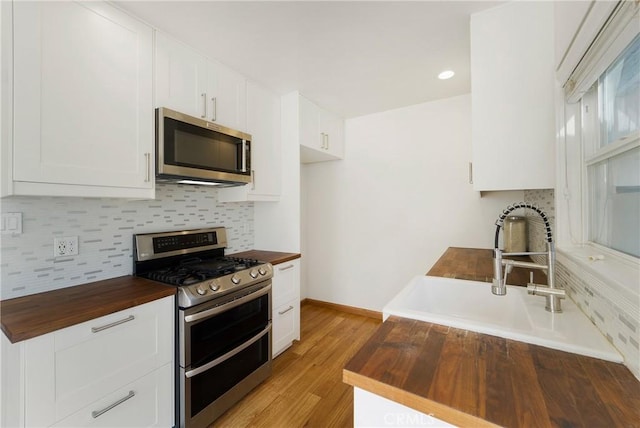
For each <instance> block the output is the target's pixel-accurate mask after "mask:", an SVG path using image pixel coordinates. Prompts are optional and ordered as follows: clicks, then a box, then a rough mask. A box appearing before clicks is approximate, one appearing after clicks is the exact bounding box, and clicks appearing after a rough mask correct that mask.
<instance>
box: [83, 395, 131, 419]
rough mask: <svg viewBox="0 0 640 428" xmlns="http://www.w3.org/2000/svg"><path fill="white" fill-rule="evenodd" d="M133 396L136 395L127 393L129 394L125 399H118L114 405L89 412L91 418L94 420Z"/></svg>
mask: <svg viewBox="0 0 640 428" xmlns="http://www.w3.org/2000/svg"><path fill="white" fill-rule="evenodd" d="M135 395H136V393H135V392H133V391H129V394H127V396H126V397H122V398H121V399H119V400H118V401H116V402H115V403H113V404H110V405H108V406H107V407H105V408H104V409H102V410H94V411H93V412H91V416H92V417H93V418H94V419H95V418H97V417H99V416H101V415H103V414H104V413H107V412H108V411H109V410H111V409H113V408H114V407H116V406H119V405H120V404H122V403H124V402H125V401H127V400H128V399H130V398H133V397H135Z"/></svg>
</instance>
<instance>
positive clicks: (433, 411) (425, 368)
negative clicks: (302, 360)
mask: <svg viewBox="0 0 640 428" xmlns="http://www.w3.org/2000/svg"><path fill="white" fill-rule="evenodd" d="M463 254H472V255H475V256H474V257H472V259H471V260H468V261H466V262H465V260H464V258H463V256H462V255H463ZM491 254H492V253H491V250H476V249H449V250H447V252H445V256H446V257H445V256H443V259H444V261H447V260H448V262H447V263H446V264H445V263H444V262H443V259H441V260H439V261H438V262H436V264H435V265H434V268H432V269H431V270H430V271H429V274H430V275H434V272H435V273H438V272H442V271H443V269H442V267H443V266H444V271H445V273H446V274H450V275H448V276H449V277H451V276H454V277H457V278H460V276H457V275H475V277H474V278H473V279H475V280H478V279H481V277H483V276H484V277H485V278H486V279H482V280H484V281H487V282H488V281H490V279H491V276H487V275H486V272H484V271H479V272H474V270H473V269H474V268H473V266H486V265H487V263H489V266H491V257H492V256H491ZM456 259H458V260H459V262H456V263H453V262H455V260H456ZM452 260H453V262H452ZM455 265H461V266H463V270H462V272H459V271H457V270H456V269H457V268H456V267H455ZM443 276H445V275H443ZM343 380H344V382H346V383H348V384H350V385H352V386H354V387H356V388H359V389H361V390H364V391H367V392H370V393H373V394H375V395H377V396H380V397H383V398H386V399H388V400H391V401H393V402H395V403H399V404H402V405H404V406H407V407H409V408H411V409H414V410H417V411H419V412H421V413H423V414H425V415H431V416H433V417H435V418H437V419H440V420H442V421H446V422H449V423H452V424H455V425H459V426H494V425H501V426H508V427H528V426H576V427H577V426H583V427H597V426H603V427H605V426H606V427H612V426H638V424H640V382H638V380H637V379H636V378H635V377H634V376H633V375H632V373H631V372H630V371H629V370H628V369H627V368H626V367H625V366H624V365H622V364H616V363H611V362H607V361H603V360H599V359H595V358H590V357H584V356H581V355H577V354H572V353H567V352H563V351H558V350H553V349H549V348H545V347H541V346H536V345H531V344H527V343H523V342H518V341H514V340H508V339H503V338H500V337H495V336H490V335H485V334H480V333H474V332H471V331H467V330H461V329H455V328H450V327H446V326H442V325H438V324H433V323H427V322H421V321H415V320H410V319H405V318H399V317H390V318H389V319H387V321H385V322H384V323H383V324H382V325H381V326H380V327H379V329H378V330H377V332H376V333H374V335H373V336H372V337H371V338H370V339H369V341H367V342H366V344H365V345H364V346H363V347H362V348H361V349H360V351H359V352H358V353H357V354H356V355H355V356H354V357H353V358H352V359H351V360H350V361H349V362H348V363H347V365H346V366H345V368H344V371H343ZM356 412H357V409H356Z"/></svg>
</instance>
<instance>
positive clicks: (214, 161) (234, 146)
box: [164, 118, 249, 172]
mask: <svg viewBox="0 0 640 428" xmlns="http://www.w3.org/2000/svg"><path fill="white" fill-rule="evenodd" d="M164 120H165V122H164V129H165V131H164V134H165V135H164V144H165V148H164V149H165V163H167V164H170V165H176V166H186V167H191V168H198V169H208V170H213V171H226V172H237V171H239V170H240V169H241V168H242V139H240V138H236V137H232V136H230V135H226V134H221V133H219V132H217V131H215V130H213V129H204V128H200V127H198V126H194V125H191V124H189V123H184V122H180V121H176V120H174V119H171V118H165V119H164ZM246 144H249V143H246Z"/></svg>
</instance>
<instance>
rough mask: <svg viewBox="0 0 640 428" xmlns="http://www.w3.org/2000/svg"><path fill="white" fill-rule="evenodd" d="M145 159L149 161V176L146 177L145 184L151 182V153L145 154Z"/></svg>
mask: <svg viewBox="0 0 640 428" xmlns="http://www.w3.org/2000/svg"><path fill="white" fill-rule="evenodd" d="M144 158H145V159H146V161H147V174H146V176H145V179H144V181H145V183H148V182H150V181H151V153H145V154H144Z"/></svg>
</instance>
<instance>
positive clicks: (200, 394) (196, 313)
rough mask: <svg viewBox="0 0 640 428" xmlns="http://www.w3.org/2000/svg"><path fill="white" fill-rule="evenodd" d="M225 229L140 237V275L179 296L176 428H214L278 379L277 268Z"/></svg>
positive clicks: (136, 263)
mask: <svg viewBox="0 0 640 428" xmlns="http://www.w3.org/2000/svg"><path fill="white" fill-rule="evenodd" d="M226 245H227V237H226V231H225V229H224V228H221V227H219V228H211V229H194V230H186V231H180V232H167V233H148V234H138V235H134V272H135V274H136V275H137V276H142V277H145V278H149V279H152V280H155V281H160V282H162V283H165V284H167V285H169V286H173V287H176V288H177V299H176V302H177V305H176V306H177V307H176V334H177V337H176V341H175V342H176V360H177V361H178V366H177V367H176V406H177V408H176V418H177V421H176V426H179V427H186V428H193V427H206V426H209V425H210V424H211V422H213V421H214V420H215V419H216V418H217V417H218V416H220V415H221V414H222V413H224V412H225V411H226V410H227V409H228V408H230V407H231V406H232V405H233V404H235V403H236V402H237V401H238V400H240V399H241V398H242V397H243V396H244V395H246V394H247V393H248V392H249V391H250V390H251V389H253V388H254V387H255V386H257V385H258V384H259V383H260V382H262V381H263V380H264V379H266V378H267V377H269V375H270V374H271V364H272V363H271V304H272V303H271V278H272V276H273V267H272V266H271V264H269V263H263V262H260V261H257V260H252V259H243V258H235V257H226V256H225V255H224V249H225V247H226Z"/></svg>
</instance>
